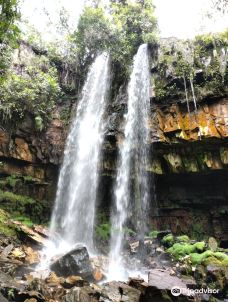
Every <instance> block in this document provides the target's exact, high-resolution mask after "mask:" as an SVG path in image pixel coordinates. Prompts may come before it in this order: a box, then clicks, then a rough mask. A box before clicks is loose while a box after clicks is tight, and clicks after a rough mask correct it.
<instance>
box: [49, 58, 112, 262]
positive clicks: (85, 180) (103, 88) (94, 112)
mask: <svg viewBox="0 0 228 302" xmlns="http://www.w3.org/2000/svg"><path fill="white" fill-rule="evenodd" d="M109 82H110V77H109V56H108V55H107V54H106V53H103V54H101V55H100V56H98V57H97V58H96V60H95V62H94V63H93V64H92V66H91V68H90V71H89V73H88V76H87V80H86V83H85V85H84V88H83V91H82V96H81V99H80V101H79V103H78V107H77V113H76V116H75V118H74V120H73V123H72V126H71V130H70V133H69V136H68V139H67V144H66V148H65V152H64V161H63V165H62V168H61V172H60V176H59V182H58V189H57V195H56V200H55V207H54V211H53V215H52V220H51V227H50V240H49V243H48V244H47V247H46V250H45V251H44V254H45V256H46V258H47V259H50V258H51V257H52V256H54V255H57V254H62V253H64V252H66V251H68V250H69V249H71V248H72V247H73V246H74V245H75V244H76V243H81V244H84V245H86V246H87V248H88V250H89V251H91V252H92V251H93V249H94V246H93V227H94V217H95V206H96V192H97V185H98V164H99V159H100V150H101V146H102V141H103V132H104V127H105V124H104V122H103V114H104V112H105V108H106V103H107V94H108V91H109Z"/></svg>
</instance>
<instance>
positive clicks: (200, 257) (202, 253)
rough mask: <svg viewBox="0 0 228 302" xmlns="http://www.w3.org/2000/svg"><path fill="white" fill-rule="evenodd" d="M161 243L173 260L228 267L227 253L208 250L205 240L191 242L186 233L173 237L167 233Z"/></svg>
mask: <svg viewBox="0 0 228 302" xmlns="http://www.w3.org/2000/svg"><path fill="white" fill-rule="evenodd" d="M162 243H163V245H164V246H165V247H167V252H168V253H170V254H171V255H172V256H173V257H174V259H175V260H179V261H182V262H184V263H190V264H192V265H198V264H202V265H205V266H207V265H209V264H213V265H219V266H225V267H228V255H227V254H225V253H222V252H219V251H216V250H213V251H212V250H210V249H209V247H208V244H207V243H206V242H205V241H200V242H195V243H191V240H190V238H189V237H188V236H186V235H182V236H177V237H175V236H173V235H172V234H168V235H166V236H165V237H164V238H163V240H162ZM186 261H187V262H186Z"/></svg>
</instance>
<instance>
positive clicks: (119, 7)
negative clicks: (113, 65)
mask: <svg viewBox="0 0 228 302" xmlns="http://www.w3.org/2000/svg"><path fill="white" fill-rule="evenodd" d="M113 2H114V1H113ZM111 13H112V18H113V22H114V25H115V39H116V43H115V44H114V45H113V49H111V53H112V55H113V58H114V60H116V61H119V62H121V63H122V64H125V65H126V63H128V64H129V63H130V62H131V60H132V57H133V55H134V54H135V53H136V51H137V49H138V47H139V46H140V45H141V44H143V43H153V42H155V32H156V26H157V23H156V19H155V17H154V6H153V4H152V1H135V2H131V1H126V2H124V3H120V2H117V1H115V2H114V3H113V4H112V6H111Z"/></svg>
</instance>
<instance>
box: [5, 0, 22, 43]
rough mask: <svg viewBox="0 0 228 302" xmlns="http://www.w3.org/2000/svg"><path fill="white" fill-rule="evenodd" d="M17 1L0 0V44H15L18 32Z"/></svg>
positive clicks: (18, 15)
mask: <svg viewBox="0 0 228 302" xmlns="http://www.w3.org/2000/svg"><path fill="white" fill-rule="evenodd" d="M19 17H20V14H19V11H18V0H0V43H1V44H2V43H15V41H16V39H17V37H18V34H19V32H20V30H19V28H18V26H17V25H16V24H15V22H16V20H18V19H19Z"/></svg>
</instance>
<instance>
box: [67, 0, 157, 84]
mask: <svg viewBox="0 0 228 302" xmlns="http://www.w3.org/2000/svg"><path fill="white" fill-rule="evenodd" d="M156 29H157V23H156V19H155V17H154V7H153V5H152V2H151V1H143V2H142V1H134V2H132V1H124V2H123V3H119V1H111V2H110V7H109V13H107V11H105V9H104V8H103V7H102V5H99V4H96V5H94V7H86V8H85V9H84V11H83V13H82V14H81V17H80V19H79V23H78V28H77V30H76V31H75V32H74V33H73V34H72V35H71V36H70V41H71V43H75V45H76V56H77V57H78V60H79V63H80V68H81V70H82V71H83V73H82V74H85V72H86V70H87V68H88V65H89V64H90V63H91V62H92V60H93V59H94V56H95V55H97V54H98V53H99V52H101V51H107V52H109V53H111V55H112V59H113V69H114V77H115V79H114V82H115V83H117V86H118V85H119V83H120V82H121V81H122V83H123V82H124V81H126V79H127V77H128V73H129V68H130V66H131V63H132V58H133V56H134V55H135V53H136V52H137V49H138V47H139V46H140V44H142V43H154V41H155V32H156Z"/></svg>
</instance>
